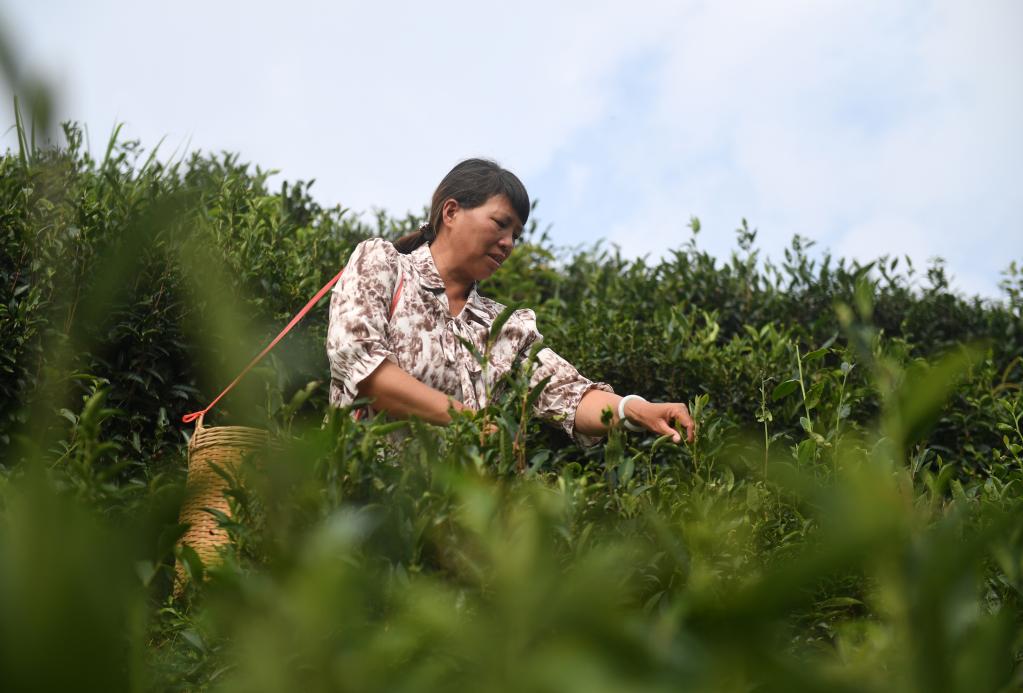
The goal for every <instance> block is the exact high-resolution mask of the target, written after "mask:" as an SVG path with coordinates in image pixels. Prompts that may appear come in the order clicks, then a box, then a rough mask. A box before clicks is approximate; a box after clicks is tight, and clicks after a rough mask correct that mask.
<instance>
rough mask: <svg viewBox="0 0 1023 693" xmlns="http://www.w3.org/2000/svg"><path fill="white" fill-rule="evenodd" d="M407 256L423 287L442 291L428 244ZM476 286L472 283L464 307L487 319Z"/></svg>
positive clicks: (477, 284)
mask: <svg viewBox="0 0 1023 693" xmlns="http://www.w3.org/2000/svg"><path fill="white" fill-rule="evenodd" d="M409 256H410V257H411V258H412V265H413V266H414V267H415V268H416V270H417V271H418V272H419V281H420V283H421V284H422V285H423V286H425V287H426V288H428V289H441V290H443V289H444V279H443V278H442V277H441V276H440V272H439V271H438V270H437V264H436V263H435V262H434V261H433V253H432V252H430V246H429V245H428V244H426V243H423V244H422V245H421V246H419V247H418V248H416V249H415V250H413V251H412V252H411V253H409ZM478 286H479V282H473V283H472V287H471V288H470V289H469V297H468V298H467V299H466V301H465V307H466V309H468V310H470V311H472V312H473V313H474V314H475V315H477V316H479V317H481V318H486V317H489V314H488V313H487V311H486V308H484V306H483V300H482V297H481V296H480V295H479V293H478V292H477V290H476V289H477V287H478Z"/></svg>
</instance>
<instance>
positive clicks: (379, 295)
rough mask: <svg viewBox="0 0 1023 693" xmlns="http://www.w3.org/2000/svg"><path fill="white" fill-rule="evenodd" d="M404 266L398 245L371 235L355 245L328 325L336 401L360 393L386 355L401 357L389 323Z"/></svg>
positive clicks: (335, 293) (332, 302)
mask: <svg viewBox="0 0 1023 693" xmlns="http://www.w3.org/2000/svg"><path fill="white" fill-rule="evenodd" d="M400 271H401V270H400V266H399V264H398V251H397V250H396V249H395V247H394V246H393V245H391V244H390V243H389V242H387V241H385V240H383V239H381V238H371V239H369V240H366V241H363V242H362V243H360V244H359V245H357V246H356V247H355V250H354V251H352V255H351V257H350V258H349V259H348V264H347V265H346V266H345V271H344V274H342V275H341V279H340V281H338V283H337V284H336V285H335V286H334V290H333V292H332V293H331V297H330V324H329V326H328V328H327V359H328V360H329V361H330V379H331V388H330V389H331V398H330V399H331V404H333V405H334V406H337V407H346V406H349V405H350V404H351V403H352V402H353V401H354V400H355V398H356V397H357V396H358V390H357V386H358V384H359V383H360V382H362V381H363V380H364V379H365V378H366V377H367V376H369V375H370V374H371V373H372V372H373V371H374V370H376V368H377V366H379V365H380V364H381V363H383V361H384V359H390V360H391V361H393V362H394V363H397V362H398V360H397V358H396V357H395V355H394V353H393V352H392V351H391V349H390V348H389V347H388V345H387V323H388V313H389V312H390V307H391V306H390V303H391V299H392V294H393V293H394V290H395V287H396V285H397V283H398V275H399V272H400Z"/></svg>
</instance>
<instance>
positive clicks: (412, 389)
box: [358, 360, 469, 425]
mask: <svg viewBox="0 0 1023 693" xmlns="http://www.w3.org/2000/svg"><path fill="white" fill-rule="evenodd" d="M358 391H359V397H368V398H370V399H372V400H373V408H374V409H378V410H383V411H386V412H387V413H388V414H390V415H391V416H392V417H394V418H397V419H404V418H408V417H409V416H412V415H415V416H418V417H419V418H420V419H422V420H424V421H428V422H429V423H433V424H439V425H445V424H449V423H451V415H450V414H449V413H448V409H449V408H453V409H455V411H463V410H465V409H468V408H469V407H467V406H465V405H464V404H462V403H461V402H459V401H458V400H456V399H454V398H453V397H451V396H450V395H446V394H444V393H443V392H441V391H440V390H437V389H434V388H432V387H430V386H429V385H427V384H425V383H423V382H421V381H419V380H417V379H416V378H415V377H414V376H412V375H410V374H409V373H407V372H405V371H404V370H403V369H402V368H401V366H399V365H398V364H396V363H394V362H393V361H389V360H384V361H383V363H381V364H380V365H379V366H378V367H377V368H376V370H374V371H373V372H372V373H370V374H369V375H368V376H367V377H366V378H365V379H363V380H362V381H361V382H360V383H359V384H358Z"/></svg>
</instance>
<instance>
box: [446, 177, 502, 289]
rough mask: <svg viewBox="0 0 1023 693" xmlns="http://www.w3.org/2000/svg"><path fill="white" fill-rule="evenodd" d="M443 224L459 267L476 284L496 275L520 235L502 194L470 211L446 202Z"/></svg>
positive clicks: (453, 202) (455, 203) (450, 201)
mask: <svg viewBox="0 0 1023 693" xmlns="http://www.w3.org/2000/svg"><path fill="white" fill-rule="evenodd" d="M442 221H443V223H444V227H445V229H446V233H447V234H448V241H449V242H450V247H451V248H452V249H453V250H454V251H455V253H456V255H457V257H458V258H459V262H458V266H459V267H460V268H461V269H462V271H463V272H465V273H466V274H467V275H469V276H470V277H472V279H474V280H475V281H480V280H482V279H486V278H487V277H489V276H490V275H492V274H493V273H494V272H496V271H497V268H498V267H500V266H501V263H502V262H504V261H505V260H506V259H508V256H509V255H511V252H512V250H513V249H514V247H515V241H516V240H518V238H519V236H521V235H522V222H521V221H520V220H519V215H518V214H516V213H515V209H514V208H513V207H512V206H511V202H509V201H508V198H507V196H505V195H494V196H493V197H491V198H490V199H488V200H487V201H486V202H484V203H483V204H481V205H480V206H479V207H473V208H472V209H466V208H464V207H462V206H461V205H459V204H458V202H456V201H455V200H453V199H449V200H447V201H446V202H445V203H444V208H443V215H442Z"/></svg>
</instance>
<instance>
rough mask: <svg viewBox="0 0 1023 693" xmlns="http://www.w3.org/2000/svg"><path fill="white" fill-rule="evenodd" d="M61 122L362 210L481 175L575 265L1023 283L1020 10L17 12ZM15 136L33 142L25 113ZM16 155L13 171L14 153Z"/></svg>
mask: <svg viewBox="0 0 1023 693" xmlns="http://www.w3.org/2000/svg"><path fill="white" fill-rule="evenodd" d="M2 8H3V9H2V10H0V17H3V19H4V23H5V25H6V27H5V28H6V31H5V34H6V35H7V36H8V38H9V40H13V43H14V48H15V50H16V52H17V54H18V55H19V56H20V58H21V60H22V61H23V63H24V64H25V66H26V67H27V68H28V69H30V70H32V71H35V72H37V73H39V74H42V75H44V76H45V77H46V78H47V79H48V80H50V81H51V83H52V84H53V85H54V86H55V87H56V89H57V93H58V96H59V99H58V117H59V118H60V119H68V118H69V119H75V120H78V121H80V122H83V123H84V124H85V125H86V126H87V127H88V131H89V134H90V138H91V143H92V148H93V150H94V151H95V150H99V151H100V152H101V151H102V148H103V146H104V145H105V143H106V140H107V138H108V136H109V134H110V132H111V130H112V128H113V126H114V124H115V123H117V122H124V123H125V128H124V133H125V134H126V135H127V136H128V137H131V138H137V139H140V140H141V141H142V143H143V145H144V146H146V147H152V146H154V145H155V144H156V143H157V142H158V141H159V140H160V139H161V138H165V142H164V145H163V151H166V153H167V154H170V153H171V152H173V151H174V150H175V149H179V150H180V149H185V148H189V149H202V150H212V151H220V150H228V151H234V152H238V153H239V154H240V156H241V157H242V160H244V161H250V162H252V163H253V164H258V165H260V166H261V167H263V168H264V169H269V168H273V169H279V170H280V171H281V174H280V176H279V178H278V179H277V180H278V181H279V180H281V179H288V180H295V179H303V180H308V179H312V178H315V179H316V184H315V185H314V187H313V193H314V196H315V197H316V198H317V199H318V200H320V201H321V202H322V203H324V204H327V205H333V204H342V205H344V206H346V207H349V208H351V209H352V210H354V211H356V212H368V211H370V210H372V209H374V208H384V209H386V210H388V211H390V212H392V213H395V214H402V213H404V212H405V211H407V210H414V211H417V212H418V211H420V210H421V209H422V207H423V206H424V205H425V204H426V203H427V202H428V201H429V197H430V195H431V193H432V192H433V189H434V187H436V185H437V183H438V182H439V181H440V179H441V177H443V175H444V174H445V173H446V172H447V171H448V169H450V167H451V166H452V165H454V164H455V163H457V162H458V161H459V160H461V159H463V158H466V157H469V156H486V157H490V158H494V159H497V160H498V161H499V162H501V163H502V164H503V165H504V166H506V167H507V168H510V169H511V170H513V171H515V172H516V173H517V174H518V175H519V176H520V177H521V178H522V180H523V181H524V182H525V184H526V187H527V188H528V189H529V191H530V194H531V195H532V196H533V197H534V198H537V199H539V207H538V211H537V216H538V218H539V219H540V220H541V221H542V222H544V223H545V224H551V225H552V230H551V234H552V237H553V239H554V241H555V242H556V243H558V244H561V245H574V244H581V243H590V242H592V241H594V240H596V239H597V238H606V239H607V240H608V241H610V242H612V243H616V244H618V245H620V247H621V250H622V252H623V254H625V255H627V256H630V257H631V256H639V255H649V256H650V258H651V259H656V258H657V257H659V256H661V254H663V253H665V252H667V251H669V250H670V249H672V248H676V247H678V246H679V245H681V244H682V243H684V242H685V241H686V240H688V238H689V237H690V236H689V232H688V230H687V228H686V226H687V224H688V221H689V218H690V217H691V216H697V217H699V218H700V219H701V221H702V223H703V229H704V230H703V232H702V233H701V234H700V236H699V239H698V242H699V244H700V246H702V247H704V248H706V249H708V250H710V251H712V252H714V253H715V254H717V255H719V256H721V257H727V255H728V253H729V252H730V250H731V249H732V248H733V247H734V246H735V234H734V229H735V227H736V226H737V225H738V224H739V221H740V219H741V218H743V217H746V218H747V219H748V220H749V222H750V225H751V226H753V227H756V228H757V229H759V232H760V233H759V236H758V244H759V245H760V247H761V248H762V249H763V251H764V252H766V253H768V254H769V255H771V256H772V257H774V258H780V256H781V252H782V249H783V248H784V247H785V246H787V245H788V243H789V241H790V239H791V238H792V236H793V234H800V235H802V236H805V237H808V238H810V239H813V240H814V241H816V242H817V247H818V248H819V249H830V250H831V251H832V252H833V253H834V254H836V255H843V256H847V257H856V258H859V259H870V258H874V257H876V256H877V255H880V254H909V255H910V256H911V257H912V258H913V259H914V261H915V262H916V264H917V266H918V267H919V268H920V269H921V270H922V269H923V268H924V267H925V266H926V264H927V261H928V259H929V258H932V257H934V256H941V257H943V258H945V259H946V261H947V264H948V267H949V269H950V271H951V273H952V274H953V275H954V278H955V279H954V282H953V286H955V287H957V288H958V289H960V290H962V291H964V292H969V293H980V294H982V295H985V296H995V295H997V294H998V289H997V285H998V281H999V275H1000V272H1001V271H1002V270H1003V269H1005V268H1006V267H1007V266H1008V264H1009V262H1010V261H1011V260H1013V259H1015V260H1017V261H1020V260H1023V127H1021V126H1020V124H1021V123H1023V69H1021V68H1023V2H1020V1H1019V0H974V1H971V2H967V1H965V0H956V1H949V0H936V1H930V0H920V1H914V2H911V1H905V2H897V1H892V0H888V1H882V2H874V1H871V0H854V1H853V0H850V1H846V0H832V1H827V2H825V1H823V0H813V1H806V2H795V1H789V0H775V1H774V2H770V3H767V2H702V1H699V2H698V1H692V2H684V1H679V2H661V3H659V2H642V1H636V0H634V1H632V2H628V3H625V2H620V3H600V2H592V1H590V2H559V3H548V2H543V3H541V2H519V3H516V4H515V5H511V4H509V3H499V4H498V3H493V4H491V3H483V2H478V1H477V2H463V3H456V2H440V1H438V2H432V3H365V2H360V3H349V2H335V3H329V4H328V3H316V2H303V1H293V2H291V3H280V2H275V3H263V2H254V1H251V0H250V1H249V2H237V3H235V2H211V1H210V0H206V1H205V2H197V1H194V0H177V2H174V3H167V2H163V3H155V2H146V1H145V0H134V1H132V2H129V1H128V0H95V1H93V2H64V1H58V0H15V1H14V2H13V4H12V3H11V2H9V1H8V2H7V4H5V5H3V6H2ZM0 122H2V123H4V124H5V126H4V127H6V126H7V125H10V124H13V122H14V117H13V114H12V109H11V105H10V99H9V98H5V99H4V103H3V104H2V105H0ZM0 144H2V146H3V147H4V148H7V147H13V146H15V140H14V137H13V136H12V134H11V133H10V132H7V133H6V134H5V135H4V138H3V142H2V143H0Z"/></svg>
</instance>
